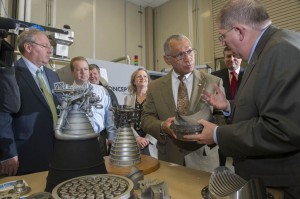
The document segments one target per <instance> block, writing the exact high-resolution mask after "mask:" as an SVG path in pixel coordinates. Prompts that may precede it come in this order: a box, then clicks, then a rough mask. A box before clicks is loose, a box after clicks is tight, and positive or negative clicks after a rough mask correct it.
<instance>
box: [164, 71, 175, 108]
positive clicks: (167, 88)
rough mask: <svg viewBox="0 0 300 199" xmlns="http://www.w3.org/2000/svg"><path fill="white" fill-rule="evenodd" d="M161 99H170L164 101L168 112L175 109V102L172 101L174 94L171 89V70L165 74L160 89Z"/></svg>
mask: <svg viewBox="0 0 300 199" xmlns="http://www.w3.org/2000/svg"><path fill="white" fill-rule="evenodd" d="M160 93H161V96H162V99H172V100H171V101H167V102H165V104H166V106H167V107H168V109H169V111H170V113H174V112H175V110H176V104H175V102H174V96H173V91H172V70H171V71H170V72H169V73H168V74H167V75H166V76H165V78H164V79H163V82H162V87H161V89H160Z"/></svg>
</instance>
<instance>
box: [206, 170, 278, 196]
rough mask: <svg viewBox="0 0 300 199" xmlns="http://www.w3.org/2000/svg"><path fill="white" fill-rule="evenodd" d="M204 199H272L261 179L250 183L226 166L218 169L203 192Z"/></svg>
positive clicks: (252, 180)
mask: <svg viewBox="0 0 300 199" xmlns="http://www.w3.org/2000/svg"><path fill="white" fill-rule="evenodd" d="M201 193H202V196H203V198H204V199H253V198H255V199H272V198H273V196H272V195H271V194H267V192H266V188H265V187H264V185H263V183H262V181H261V180H259V179H251V180H249V181H248V182H247V181H246V180H244V179H243V178H241V177H240V176H238V175H236V174H235V173H234V172H233V171H232V170H230V169H229V168H227V167H225V166H221V167H217V168H216V169H215V170H214V171H213V173H212V175H211V177H210V180H209V185H208V188H207V187H205V188H204V189H203V190H202V192H201Z"/></svg>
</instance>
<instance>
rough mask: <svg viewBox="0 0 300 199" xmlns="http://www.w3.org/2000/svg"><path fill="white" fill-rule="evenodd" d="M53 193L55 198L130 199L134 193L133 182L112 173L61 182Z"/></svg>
mask: <svg viewBox="0 0 300 199" xmlns="http://www.w3.org/2000/svg"><path fill="white" fill-rule="evenodd" d="M52 195H53V197H54V198H55V199H56V198H57V199H65V198H68V199H81V198H94V199H111V198H118V199H128V198H130V197H131V196H132V195H133V182H132V181H131V180H130V179H128V178H126V177H123V176H118V175H112V174H99V175H86V176H81V177H77V178H73V179H70V180H67V181H65V182H62V183H60V184H59V185H57V186H56V187H55V188H54V189H53V191H52Z"/></svg>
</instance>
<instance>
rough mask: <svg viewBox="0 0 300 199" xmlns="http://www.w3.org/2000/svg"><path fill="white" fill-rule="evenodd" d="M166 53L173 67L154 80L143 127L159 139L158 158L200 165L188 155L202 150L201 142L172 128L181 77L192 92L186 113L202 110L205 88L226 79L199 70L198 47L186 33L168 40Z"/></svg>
mask: <svg viewBox="0 0 300 199" xmlns="http://www.w3.org/2000/svg"><path fill="white" fill-rule="evenodd" d="M164 52H165V56H164V60H165V62H166V63H167V64H168V65H171V66H172V68H173V69H172V70H171V71H170V72H169V73H168V74H167V75H166V76H164V77H162V78H159V79H157V80H155V81H153V82H151V83H150V85H149V88H148V91H147V97H146V102H145V104H144V107H143V108H144V111H143V115H142V128H143V130H144V131H145V132H147V133H149V134H151V135H152V136H153V137H155V138H156V139H157V140H158V144H157V148H158V159H160V160H164V161H168V162H172V163H176V164H180V165H186V166H189V167H197V165H189V164H186V162H185V156H186V155H188V154H191V153H192V152H194V151H195V150H197V149H199V148H200V147H201V145H199V144H197V143H196V142H185V141H181V140H179V139H177V137H176V134H175V132H174V131H173V130H172V129H171V128H170V125H171V124H172V123H174V121H175V111H176V109H178V108H179V107H178V106H179V103H178V99H179V101H180V100H181V99H180V98H181V96H178V92H179V84H180V83H181V80H179V79H178V77H180V76H181V77H182V78H183V79H184V80H183V82H184V84H185V85H186V90H187V95H188V96H186V97H187V98H188V100H187V101H188V105H187V108H186V110H183V112H184V114H185V115H192V114H194V113H196V112H198V111H199V110H200V109H201V107H202V106H203V105H204V104H205V102H204V101H202V100H201V92H202V90H203V89H208V90H210V91H211V92H214V88H213V85H214V84H217V85H219V86H220V87H221V88H222V87H223V86H222V84H223V83H222V79H220V78H218V77H215V76H212V75H210V74H208V73H206V72H203V71H198V70H195V67H194V65H195V50H194V49H193V47H192V43H191V41H190V40H189V39H188V38H187V37H186V36H184V35H172V36H170V37H169V38H168V39H167V40H166V41H165V43H164ZM223 92H224V90H223Z"/></svg>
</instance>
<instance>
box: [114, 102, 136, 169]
mask: <svg viewBox="0 0 300 199" xmlns="http://www.w3.org/2000/svg"><path fill="white" fill-rule="evenodd" d="M112 109H113V113H114V119H115V125H116V126H117V127H118V133H117V136H116V138H115V140H114V141H113V143H112V146H111V150H110V156H109V161H110V163H111V164H112V165H115V166H132V165H135V164H139V163H140V162H141V156H140V149H139V147H138V145H137V143H136V140H135V137H134V134H133V131H132V129H131V122H134V121H136V120H137V114H136V113H137V110H136V109H134V108H131V107H129V106H124V105H123V106H118V107H113V108H112Z"/></svg>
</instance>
